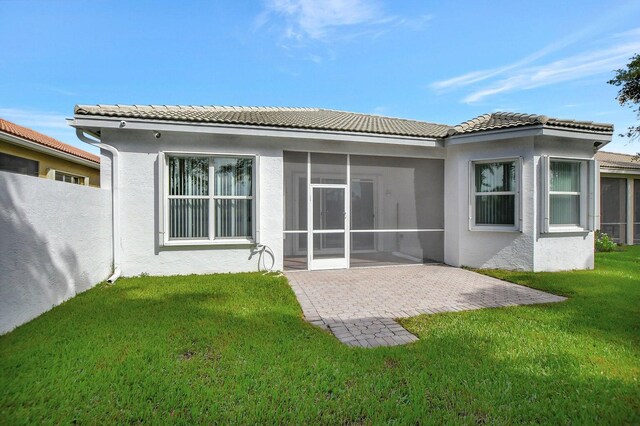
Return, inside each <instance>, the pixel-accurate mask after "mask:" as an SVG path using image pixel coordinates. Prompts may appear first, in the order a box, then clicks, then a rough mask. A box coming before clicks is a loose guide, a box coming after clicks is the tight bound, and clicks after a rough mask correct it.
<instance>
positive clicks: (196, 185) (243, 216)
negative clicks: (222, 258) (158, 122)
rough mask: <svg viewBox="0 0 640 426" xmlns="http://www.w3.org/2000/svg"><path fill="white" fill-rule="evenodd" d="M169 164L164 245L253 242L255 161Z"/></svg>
mask: <svg viewBox="0 0 640 426" xmlns="http://www.w3.org/2000/svg"><path fill="white" fill-rule="evenodd" d="M166 163H167V165H166V169H165V170H166V171H167V174H168V176H167V177H166V179H165V183H166V184H167V185H168V191H166V199H167V200H166V211H165V215H166V216H165V233H166V239H165V241H166V242H168V243H169V244H170V243H171V242H189V241H192V242H199V243H207V242H211V243H213V242H214V241H216V242H225V241H227V242H234V241H237V240H243V241H247V242H249V241H251V240H252V239H253V236H254V220H253V217H254V207H255V206H254V179H253V173H254V160H253V158H251V157H231V156H204V155H169V156H168V157H167V160H166Z"/></svg>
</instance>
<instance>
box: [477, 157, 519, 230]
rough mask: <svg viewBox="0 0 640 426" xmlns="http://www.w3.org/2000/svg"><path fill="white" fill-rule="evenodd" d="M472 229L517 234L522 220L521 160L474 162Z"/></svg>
mask: <svg viewBox="0 0 640 426" xmlns="http://www.w3.org/2000/svg"><path fill="white" fill-rule="evenodd" d="M470 168H471V182H470V183H471V200H470V212H469V213H470V214H469V217H470V228H471V229H472V230H497V231H501V230H502V231H517V230H518V229H519V228H520V218H519V216H520V215H519V205H520V200H519V192H520V191H519V186H520V168H521V167H520V161H519V159H515V158H513V159H501V160H482V161H473V162H471V163H470Z"/></svg>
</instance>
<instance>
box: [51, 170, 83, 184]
mask: <svg viewBox="0 0 640 426" xmlns="http://www.w3.org/2000/svg"><path fill="white" fill-rule="evenodd" d="M56 173H60V174H62V175H65V176H71V177H74V178H78V179H82V183H75V182H67V181H65V180H57V179H56ZM47 179H52V180H55V181H58V182H64V183H71V184H74V185H84V186H88V185H89V177H88V176H83V175H79V174H76V173H69V172H65V171H64V170H57V169H47Z"/></svg>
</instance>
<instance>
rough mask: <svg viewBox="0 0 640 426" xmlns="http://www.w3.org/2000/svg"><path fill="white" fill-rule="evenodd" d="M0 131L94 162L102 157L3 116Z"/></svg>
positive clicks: (0, 119)
mask: <svg viewBox="0 0 640 426" xmlns="http://www.w3.org/2000/svg"><path fill="white" fill-rule="evenodd" d="M0 132H4V133H7V134H10V135H12V136H15V137H18V138H22V139H26V140H28V141H31V142H35V143H37V144H39V145H43V146H46V147H48V148H53V149H55V150H57V151H61V152H64V153H66V154H71V155H74V156H76V157H79V158H82V159H85V160H89V161H93V162H94V163H100V157H99V156H97V155H94V154H91V153H90V152H87V151H83V150H81V149H80V148H76V147H74V146H71V145H67V144H66V143H63V142H60V141H59V140H57V139H54V138H52V137H51V136H47V135H44V134H42V133H40V132H36V131H35V130H32V129H29V128H27V127H23V126H19V125H17V124H15V123H12V122H10V121H7V120H4V119H2V118H0Z"/></svg>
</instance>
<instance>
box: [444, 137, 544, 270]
mask: <svg viewBox="0 0 640 426" xmlns="http://www.w3.org/2000/svg"><path fill="white" fill-rule="evenodd" d="M447 150H448V152H447V159H446V161H445V176H446V177H445V257H444V261H445V263H447V264H449V265H453V266H469V267H473V268H504V269H520V270H532V269H533V264H534V263H533V252H534V248H533V247H534V238H533V235H534V229H535V221H534V212H533V210H534V209H533V206H534V205H535V204H534V203H535V185H533V183H532V181H533V174H534V172H533V137H527V138H521V139H504V140H499V141H489V142H473V143H466V144H460V145H455V144H452V145H449V146H448V147H447ZM512 157H522V160H523V164H522V168H523V170H522V203H523V204H522V209H521V217H522V230H521V232H517V231H508V232H503V231H485V230H482V231H479V230H470V229H469V197H470V193H469V191H470V188H469V162H470V161H476V160H490V159H500V158H512Z"/></svg>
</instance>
